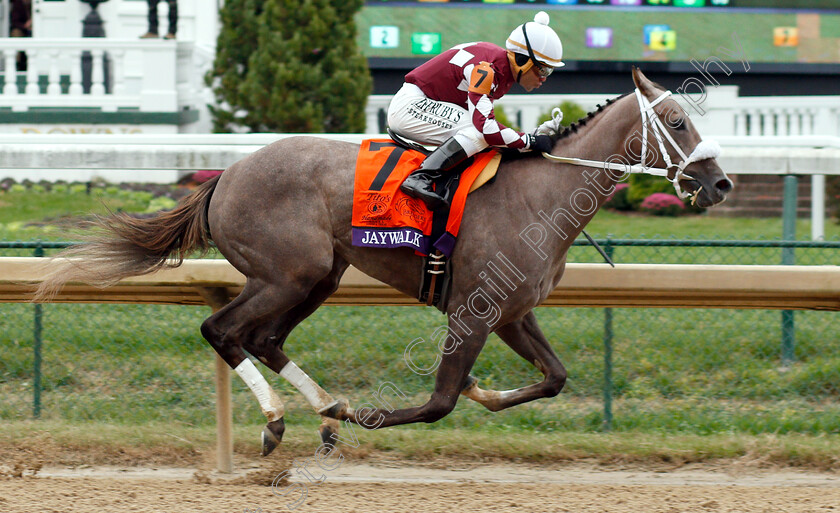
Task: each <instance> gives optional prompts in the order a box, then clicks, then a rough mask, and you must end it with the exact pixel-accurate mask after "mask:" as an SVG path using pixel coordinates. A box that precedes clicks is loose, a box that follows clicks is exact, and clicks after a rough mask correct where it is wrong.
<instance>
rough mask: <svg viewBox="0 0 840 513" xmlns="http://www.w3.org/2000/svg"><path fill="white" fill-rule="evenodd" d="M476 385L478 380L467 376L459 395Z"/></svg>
mask: <svg viewBox="0 0 840 513" xmlns="http://www.w3.org/2000/svg"><path fill="white" fill-rule="evenodd" d="M476 385H478V378H476V377H475V376H473V375H472V374H470V375H469V376H467V382H466V383H465V384H464V388H462V389H461V393H462V394H463V393H464V392H466V391H467V390H469V389H471V388H472V387H474V386H476Z"/></svg>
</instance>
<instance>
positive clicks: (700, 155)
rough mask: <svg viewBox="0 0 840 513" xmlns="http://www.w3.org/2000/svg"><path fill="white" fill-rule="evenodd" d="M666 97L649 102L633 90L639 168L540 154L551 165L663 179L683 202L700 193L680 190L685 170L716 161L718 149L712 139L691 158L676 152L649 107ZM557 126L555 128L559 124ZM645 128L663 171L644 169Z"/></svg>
mask: <svg viewBox="0 0 840 513" xmlns="http://www.w3.org/2000/svg"><path fill="white" fill-rule="evenodd" d="M670 95H671V91H665V92H664V93H662V94H661V95H660V96H659V98H657V99H655V100H653V101H650V100H648V99H647V98H646V97H645V96H644V95H643V94H642V92H641V91H639V89H638V88H636V99H637V100H638V101H639V113H640V114H641V116H642V151H641V156H640V160H641V164H633V165H626V164H621V163H618V162H603V161H599V160H585V159H577V158H572V157H559V156H556V155H552V154H550V153H543V157H545V158H547V159H549V160H553V161H555V162H561V163H564V164H572V165H575V166H588V167H602V168H604V169H612V170H614V171H621V172H622V173H646V174H649V175H654V176H662V177H665V178H667V179H668V180H669V181H670V182H671V183H672V184H673V185H674V189H675V190H676V192H677V196H679V197H680V198H682V199H684V198H688V197H690V196H695V195H696V194H697V193H699V192H700V189H697V190H696V191H694V192H691V193H688V192H685V191H683V190H682V187H681V186H680V180H694V179H695V178H694V177H692V176H689V175H687V174H686V173H685V168H686V167H688V165H689V164H691V163H693V162H699V161H701V160H706V159H714V158H718V157H719V156H720V145H719V144H718V143H717V142H716V141H714V140H712V139H707V140H703V141H700V143H698V144H697V146H696V147H695V148H694V150H693V151H692V152H691V155H689V156H687V157H686V155H685V153H684V152H683V150H682V148H680V146H679V145H678V144H677V143H676V141H674V138H673V137H671V134H670V133H669V132H668V130H667V129H666V128H665V125H664V124H663V123H662V121H661V120H660V119H659V115H658V114H657V113H656V111H655V110H653V107H655V106H656V105H658V104H659V103H660V102H662V101H663V100H665V99H666V98H668V97H669V96H670ZM557 110H559V109H555V111H557ZM553 116H554V117H555V118H557V114H556V113H553ZM560 117H562V116H560ZM557 124H558V125H559V122H558V123H557ZM648 127H650V131H651V132H653V135H654V137H655V138H656V142H657V143H658V145H659V151H660V152H662V158H663V159H664V160H665V167H664V168H657V167H648V166H645V165H644V164H645V157H646V156H647V142H648ZM666 140H667V141H668V142H669V143H670V144H671V146H672V147H673V148H674V150H676V152H677V154H678V155H679V156H680V158H681V159H682V160H681V162H679V163H677V164H674V163H672V162H671V156H670V155H669V154H668V151H667V150H666V148H665V141H666ZM672 168H675V169H676V170H675V171H673V177H671V176H670V175H671V174H672V171H671V169H672ZM701 188H702V187H701Z"/></svg>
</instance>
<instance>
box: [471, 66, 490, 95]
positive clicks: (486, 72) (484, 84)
mask: <svg viewBox="0 0 840 513" xmlns="http://www.w3.org/2000/svg"><path fill="white" fill-rule="evenodd" d="M493 75H494V73H493V68H491V67H490V63H488V62H484V61H481V62H480V63H478V66H476V67H474V68H473V70H472V75H471V76H470V92H471V93H478V94H490V91H491V90H492V88H493Z"/></svg>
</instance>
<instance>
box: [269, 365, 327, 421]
mask: <svg viewBox="0 0 840 513" xmlns="http://www.w3.org/2000/svg"><path fill="white" fill-rule="evenodd" d="M280 375H281V376H283V378H285V379H286V381H288V382H289V383H291V384H292V386H293V387H295V388H297V389H298V390H299V391H300V393H301V394H303V397H305V398H306V400H307V401H309V404H311V405H312V407H313V408H315V411H316V412H318V413H321V412H322V411H324V410H327V409H329V408H330V407H331V406H333V405H334V404H335V403H336V401H335V400H334V399H333V398H332V397H330V394H328V393H327V392H326V391H325V390H324V389H323V388H321V387H320V386H319V385H318V383H315V381H313V380H312V378H310V377H309V376H308V375H307V374H306V373H305V372H303V371H302V370H301V369H300V367H298V366H297V365H295V362H292V361H290V362H289V363H287V364H286V366H285V367H283V368H282V369H281V370H280Z"/></svg>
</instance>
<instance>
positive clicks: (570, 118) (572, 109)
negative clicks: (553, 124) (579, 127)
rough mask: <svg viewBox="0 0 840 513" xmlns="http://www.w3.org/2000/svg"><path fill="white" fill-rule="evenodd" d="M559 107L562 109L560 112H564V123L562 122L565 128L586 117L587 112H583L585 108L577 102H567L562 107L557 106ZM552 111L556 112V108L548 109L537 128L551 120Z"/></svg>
mask: <svg viewBox="0 0 840 513" xmlns="http://www.w3.org/2000/svg"><path fill="white" fill-rule="evenodd" d="M557 107H560V110H561V111H563V121H561V122H560V124H561V125H563V126H569V125H571V124H572V123H574V122H575V121H577V120H579V119H580V118H582V117H585V116H586V111H585V110H583V107H581V106H580V105H578V104H577V103H575V102H570V101H565V102H562V103H561V104H560V105H557ZM552 110H554V107H552V108H550V109H548V112H546V113H545V114H543V115H542V116H540V118H539V120H538V121H537V126H539V125H541V124H542V123H544V122H546V121H548V120H549V119H551V111H552Z"/></svg>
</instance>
